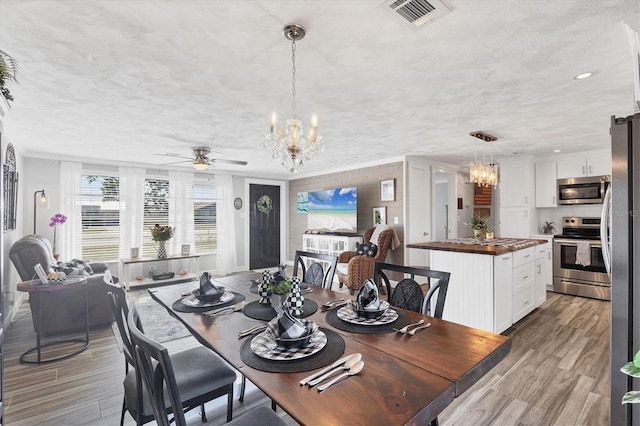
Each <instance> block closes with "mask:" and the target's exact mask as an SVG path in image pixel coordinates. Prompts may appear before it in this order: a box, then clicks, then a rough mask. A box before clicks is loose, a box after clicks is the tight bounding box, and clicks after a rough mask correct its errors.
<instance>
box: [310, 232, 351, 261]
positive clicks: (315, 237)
mask: <svg viewBox="0 0 640 426" xmlns="http://www.w3.org/2000/svg"><path fill="white" fill-rule="evenodd" d="M356 243H358V244H360V243H362V237H361V236H360V235H350V236H348V235H333V234H303V235H302V249H303V250H304V251H308V252H311V253H321V254H329V255H331V256H340V253H342V252H343V251H353V250H355V249H356Z"/></svg>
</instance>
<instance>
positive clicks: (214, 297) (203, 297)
mask: <svg viewBox="0 0 640 426" xmlns="http://www.w3.org/2000/svg"><path fill="white" fill-rule="evenodd" d="M218 290H220V291H219V292H217V293H212V294H203V293H202V292H201V291H200V289H199V288H198V289H196V290H194V292H193V295H194V296H195V297H196V299H198V300H199V301H200V302H203V303H212V302H217V301H219V300H220V298H221V297H222V295H223V294H224V287H218Z"/></svg>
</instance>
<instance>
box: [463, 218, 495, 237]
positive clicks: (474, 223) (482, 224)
mask: <svg viewBox="0 0 640 426" xmlns="http://www.w3.org/2000/svg"><path fill="white" fill-rule="evenodd" d="M465 225H466V226H467V228H471V229H473V236H474V237H476V238H478V239H479V240H484V237H485V234H486V232H487V231H489V230H490V225H489V219H488V218H486V217H482V216H480V215H479V214H477V213H474V214H473V217H472V218H471V220H470V221H469V222H468V223H465Z"/></svg>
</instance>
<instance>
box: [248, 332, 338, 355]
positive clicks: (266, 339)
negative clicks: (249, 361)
mask: <svg viewBox="0 0 640 426" xmlns="http://www.w3.org/2000/svg"><path fill="white" fill-rule="evenodd" d="M326 344H327V335H326V334H325V333H324V332H323V331H320V330H318V331H316V332H315V333H314V334H313V336H311V339H310V340H309V344H308V345H307V346H305V347H302V348H284V347H282V346H279V345H278V344H277V343H276V340H275V337H274V336H273V334H272V333H270V332H269V331H267V330H265V331H264V332H262V333H260V334H258V335H257V336H255V337H254V338H253V339H252V340H251V350H252V351H253V353H254V354H256V355H258V356H259V357H261V358H265V359H269V360H271V361H287V360H294V359H301V358H306V357H308V356H311V355H313V354H315V353H318V352H320V350H321V349H322V348H324V346H325V345H326Z"/></svg>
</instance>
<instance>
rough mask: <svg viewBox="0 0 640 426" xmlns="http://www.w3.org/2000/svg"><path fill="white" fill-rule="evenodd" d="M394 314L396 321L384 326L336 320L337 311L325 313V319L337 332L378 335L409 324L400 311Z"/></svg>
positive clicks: (408, 320)
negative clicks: (396, 317) (396, 316)
mask: <svg viewBox="0 0 640 426" xmlns="http://www.w3.org/2000/svg"><path fill="white" fill-rule="evenodd" d="M396 312H397V313H398V319H397V320H395V321H394V322H392V323H389V324H384V325H359V324H353V323H350V322H347V321H343V320H341V319H340V318H338V310H337V309H332V310H330V311H329V312H327V315H326V316H325V319H326V320H327V322H328V323H329V324H330V325H331V326H333V327H335V328H337V329H338V330H342V331H350V332H352V333H362V334H380V333H389V332H391V331H393V329H394V328H401V327H404V326H405V325H407V324H410V323H411V319H410V318H409V317H408V316H407V314H405V313H404V312H402V311H401V310H400V309H397V310H396Z"/></svg>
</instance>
